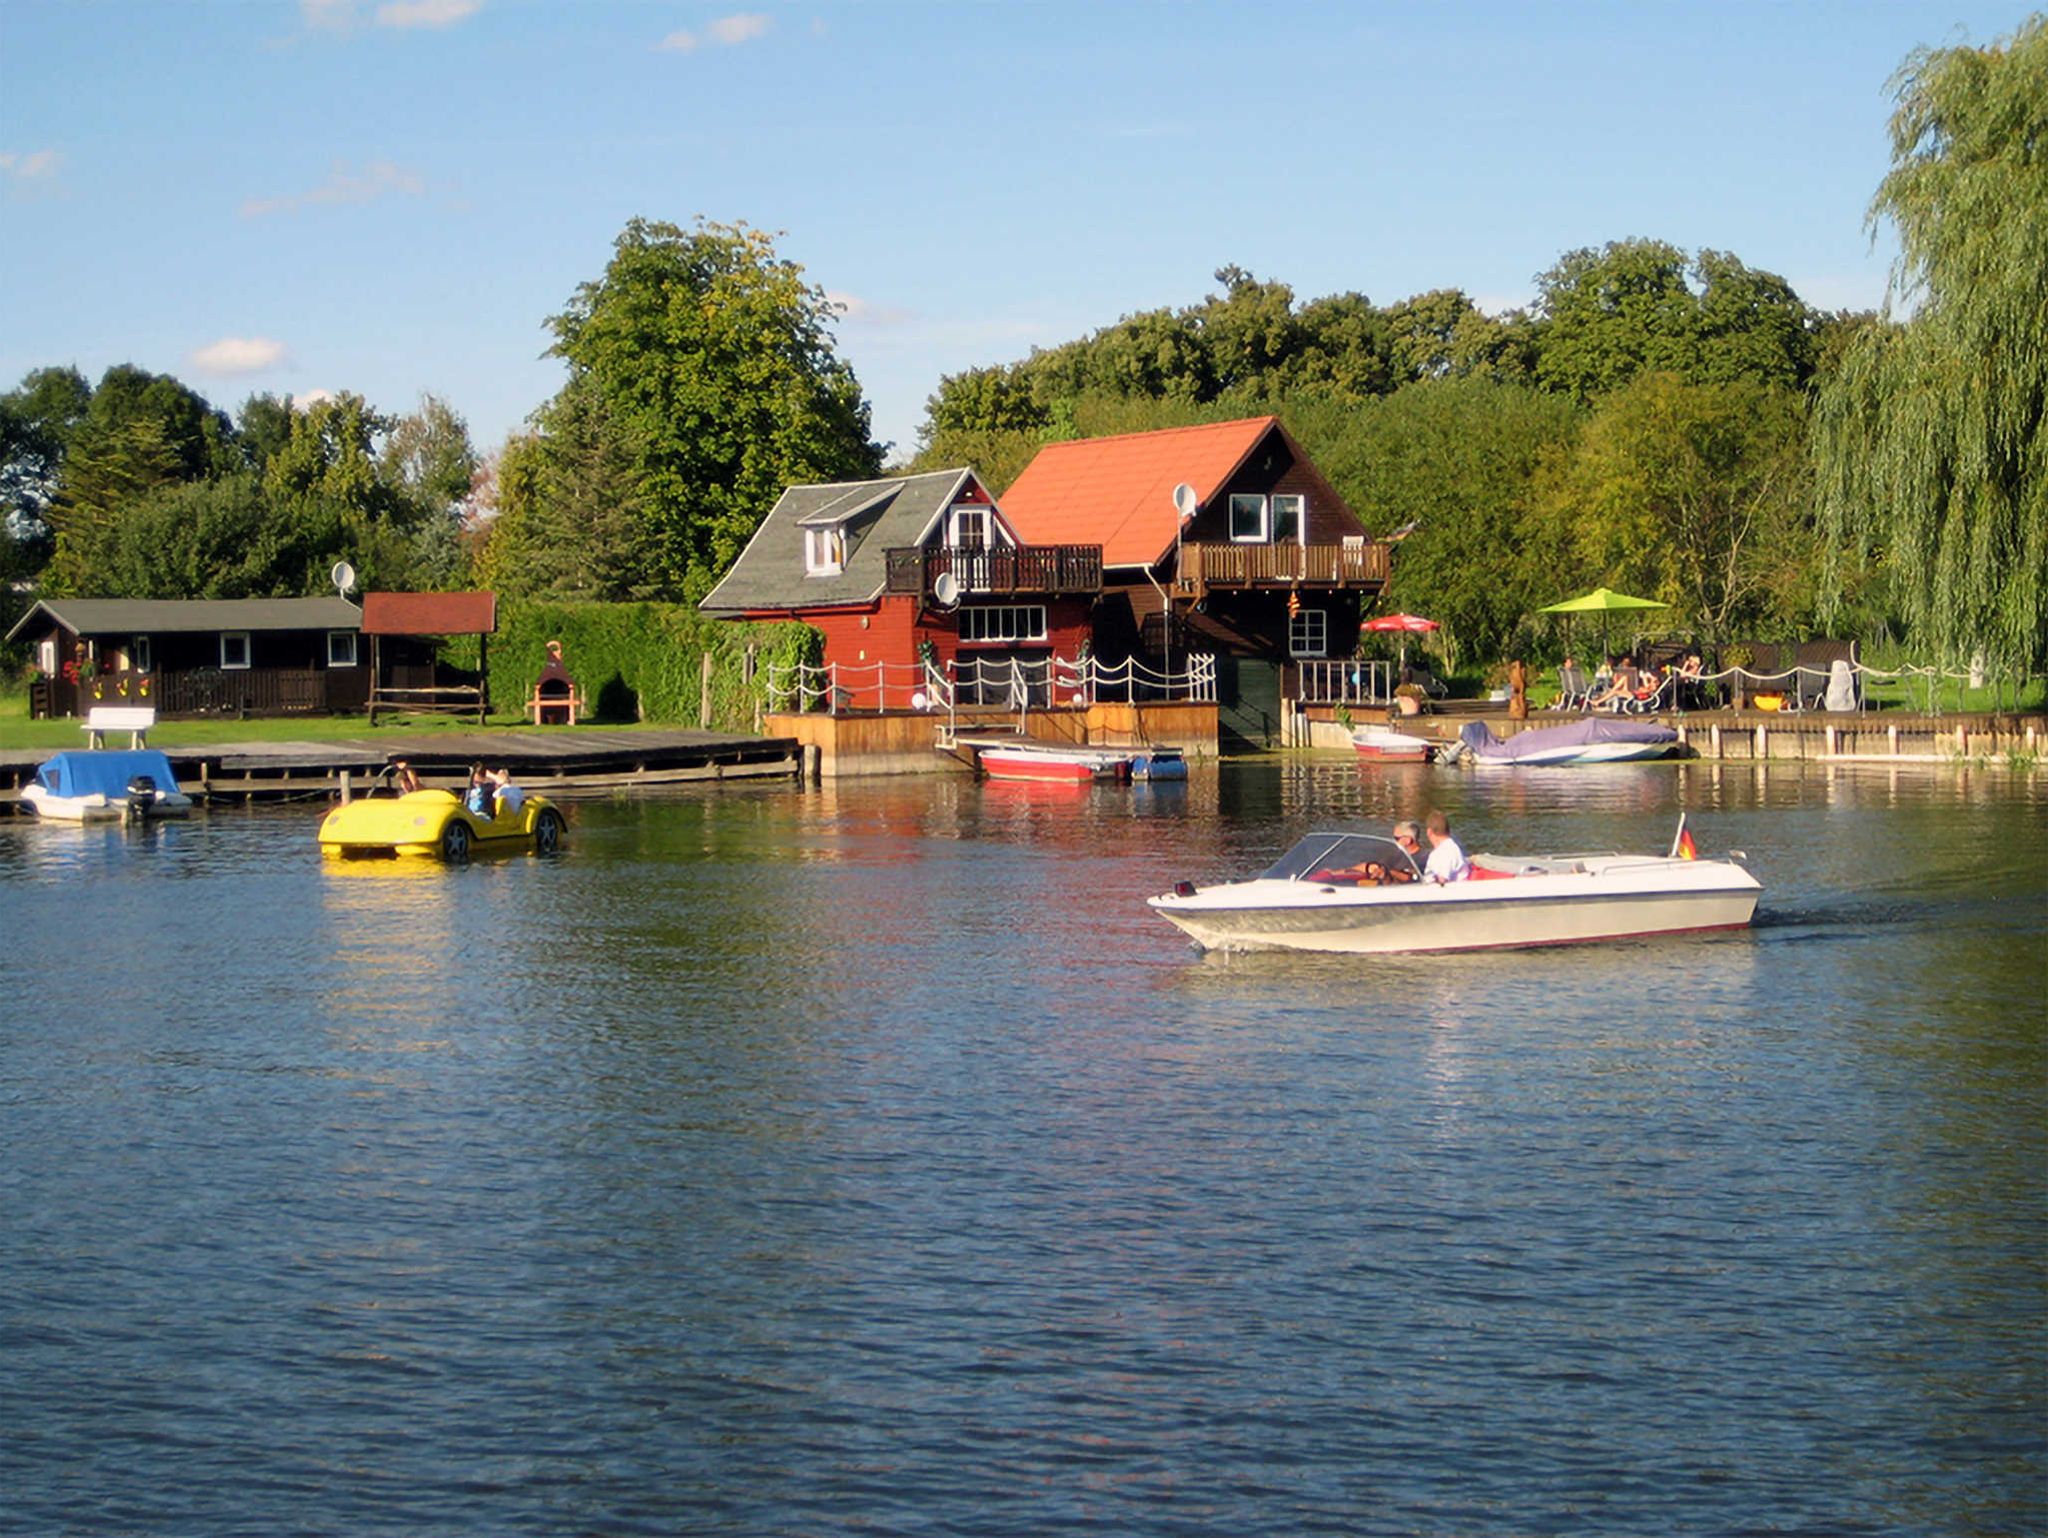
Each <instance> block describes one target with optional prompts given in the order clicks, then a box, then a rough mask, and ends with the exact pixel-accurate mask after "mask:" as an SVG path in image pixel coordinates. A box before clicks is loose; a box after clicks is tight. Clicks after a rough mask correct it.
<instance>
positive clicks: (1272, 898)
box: [1150, 822, 1763, 954]
mask: <svg viewBox="0 0 2048 1538" xmlns="http://www.w3.org/2000/svg"><path fill="white" fill-rule="evenodd" d="M1691 849H1692V843H1691V838H1690V836H1689V835H1688V834H1686V832H1685V831H1684V825H1683V823H1682V822H1681V824H1680V830H1679V836H1678V839H1677V840H1676V841H1675V842H1674V843H1673V845H1672V852H1671V853H1670V854H1669V855H1627V854H1614V853H1606V854H1553V855H1542V856H1538V857H1533V858H1506V857H1502V856H1498V855H1490V854H1482V855H1478V856H1475V857H1474V859H1473V861H1472V875H1471V877H1470V878H1469V879H1466V880H1463V881H1453V882H1448V883H1443V884H1439V883H1436V882H1432V881H1428V880H1425V879H1424V878H1423V876H1422V874H1421V872H1420V871H1419V870H1417V868H1416V866H1415V862H1414V861H1413V860H1412V859H1411V858H1410V857H1409V856H1408V854H1407V852H1406V851H1405V850H1403V849H1402V848H1401V846H1400V845H1398V844H1396V843H1395V842H1394V841H1393V840H1392V839H1386V838H1379V837H1376V836H1373V835H1371V834H1364V833H1311V834H1310V835H1309V836H1308V837H1306V838H1304V839H1302V840H1301V842H1299V843H1298V844H1296V845H1295V846H1294V847H1293V848H1292V849H1290V850H1288V851H1287V853H1286V854H1284V855H1283V856H1281V858H1280V859H1279V860H1278V861H1277V862H1276V863H1275V864H1274V865H1272V866H1271V867H1270V868H1268V869H1266V870H1264V871H1261V872H1260V873H1259V874H1258V875H1256V876H1253V877H1251V878H1250V879H1248V880H1243V881H1231V882H1225V883H1222V884H1221V885H1217V886H1210V887H1198V886H1196V885H1195V884H1194V883H1193V882H1189V881H1183V882H1181V883H1179V884H1178V885H1176V886H1175V887H1174V889H1173V890H1172V891H1171V892H1165V893H1162V894H1161V895H1159V896H1157V897H1154V898H1152V899H1150V902H1151V906H1152V908H1153V911H1155V912H1156V913H1158V914H1159V916H1160V917H1161V918H1163V919H1165V920H1166V921H1167V922H1168V923H1171V924H1174V925H1176V926H1178V927H1179V928H1180V929H1181V930H1183V931H1185V932H1186V933H1187V934H1188V935H1189V936H1190V937H1191V938H1192V939H1193V940H1194V942H1195V943H1196V944H1197V945H1199V946H1202V947H1204V948H1205V949H1210V950H1225V951H1239V950H1245V951H1259V950H1298V951H1343V952H1352V953H1363V954H1374V953H1383V952H1392V951H1471V950H1493V949H1497V948H1505V947H1514V946H1529V945H1564V944H1570V943H1572V942H1574V941H1581V940H1615V939H1621V938H1623V937H1627V936H1636V935H1668V934H1682V933H1686V932H1688V931H1692V930H1703V929H1740V928H1742V927H1744V926H1745V925H1747V924H1748V923H1749V922H1750V919H1751V918H1752V917H1753V916H1754V915H1755V913H1756V903H1757V897H1758V895H1759V894H1760V893H1761V892H1762V891H1763V886H1762V883H1760V882H1759V881H1758V880H1757V879H1756V877H1754V876H1752V875H1751V874H1750V873H1749V872H1748V871H1747V870H1745V869H1743V868H1742V866H1740V865H1739V864H1737V863H1736V862H1735V861H1734V860H1703V859H1699V858H1696V857H1694V856H1693V855H1692V854H1691V853H1690V851H1691Z"/></svg>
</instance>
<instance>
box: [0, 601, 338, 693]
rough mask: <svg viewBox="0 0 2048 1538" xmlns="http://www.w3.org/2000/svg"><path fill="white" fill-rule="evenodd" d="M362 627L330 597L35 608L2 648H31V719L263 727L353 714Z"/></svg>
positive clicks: (47, 603) (67, 603)
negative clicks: (121, 715)
mask: <svg viewBox="0 0 2048 1538" xmlns="http://www.w3.org/2000/svg"><path fill="white" fill-rule="evenodd" d="M361 626H362V614H361V612H360V611H359V610H358V609H357V608H356V606H355V605H354V604H352V603H350V602H349V601H348V600H347V599H345V598H339V597H334V598H194V599H182V598H45V599H41V600H39V601H38V602H37V603H35V604H34V605H32V606H31V607H30V609H29V611H28V613H26V614H24V615H23V616H22V617H21V618H20V619H19V620H18V621H16V623H15V625H14V627H13V628H12V629H11V630H9V631H8V633H7V639H8V640H9V641H21V642H25V643H26V644H27V645H28V647H29V651H30V661H31V662H32V663H33V664H34V665H35V668H36V672H37V677H36V679H35V681H34V682H33V683H32V684H31V686H30V693H29V709H30V712H31V713H32V714H34V715H38V716H69V715H76V716H83V715H85V714H86V713H87V712H89V711H90V710H91V709H92V708H93V707H94V706H95V705H116V704H118V705H148V706H150V707H152V708H153V709H155V710H156V712H157V713H158V714H159V715H162V716H190V715H215V714H221V715H256V716H265V715H290V714H294V713H299V712H306V713H321V712H328V711H337V710H356V709H360V708H361V707H362V705H363V703H364V701H365V700H366V699H367V698H368V697H369V690H370V679H369V670H368V669H367V668H366V667H364V666H363V663H364V661H365V660H366V659H365V658H364V657H363V656H362V652H361V647H360V644H359V633H360V630H361Z"/></svg>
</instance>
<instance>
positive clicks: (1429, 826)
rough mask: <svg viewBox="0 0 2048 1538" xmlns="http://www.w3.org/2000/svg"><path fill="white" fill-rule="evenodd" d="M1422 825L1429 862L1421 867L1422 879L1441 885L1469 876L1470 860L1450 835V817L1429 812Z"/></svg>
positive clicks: (1470, 872)
mask: <svg viewBox="0 0 2048 1538" xmlns="http://www.w3.org/2000/svg"><path fill="white" fill-rule="evenodd" d="M1422 825H1423V828H1424V829H1425V830H1426V831H1427V832H1428V834H1429V863H1428V864H1427V865H1425V866H1423V868H1422V879H1423V880H1424V881H1434V882H1437V883H1438V884H1439V885H1441V884H1442V883H1444V882H1447V881H1463V880H1464V879H1465V878H1466V877H1468V876H1470V875H1471V874H1472V862H1471V861H1470V860H1468V859H1466V858H1465V851H1464V850H1462V849H1460V848H1459V847H1458V841H1457V840H1456V839H1454V838H1452V837H1451V820H1450V818H1448V817H1446V816H1444V814H1443V813H1442V812H1431V813H1430V814H1429V816H1428V817H1427V818H1425V819H1424V820H1423V824H1422Z"/></svg>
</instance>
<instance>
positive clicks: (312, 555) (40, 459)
mask: <svg viewBox="0 0 2048 1538" xmlns="http://www.w3.org/2000/svg"><path fill="white" fill-rule="evenodd" d="M0 453H4V457H0V494H4V496H5V499H6V500H5V519H4V522H5V552H6V554H5V560H6V565H7V570H8V571H9V572H10V573H12V574H13V575H15V576H16V577H18V578H20V579H23V580H26V579H28V578H30V577H35V578H38V579H39V581H40V590H41V591H43V592H46V593H48V594H50V595H52V596H64V595H85V596H92V597H126V598H252V597H276V596H288V595H299V594H305V593H311V592H316V591H319V590H320V589H322V588H324V587H325V586H326V583H327V573H328V570H329V569H330V568H331V566H332V565H333V563H334V562H335V561H337V560H341V559H344V558H346V559H347V560H349V561H351V562H353V563H354V565H355V566H356V568H357V569H358V571H360V572H361V573H362V574H363V577H364V580H365V581H367V582H370V583H374V584H376V585H379V586H387V587H434V586H445V585H447V584H448V583H449V582H451V581H453V580H455V579H457V578H459V577H460V576H461V575H462V573H463V571H464V567H465V564H466V557H465V555H464V552H463V550H462V548H461V545H460V539H459V533H460V526H461V517H462V512H463V508H464V504H465V500H466V499H467V497H468V495H469V491H470V480H471V476H472V474H473V472H474V471H475V468H476V456H475V453H474V451H473V450H472V448H471V446H470V441H469V430H468V428H467V427H466V426H465V425H464V423H463V420H462V418H461V417H460V416H458V415H456V413H455V412H454V411H452V410H451V409H450V408H449V407H448V406H447V405H446V404H445V403H444V402H442V401H440V400H437V399H435V398H434V397H432V396H428V397H427V398H425V399H424V400H423V401H422V402H421V404H420V406H419V408H418V409H417V410H416V411H413V412H411V413H409V414H407V415H405V416H402V417H393V416H387V415H384V414H381V413H379V412H377V411H375V410H373V409H372V408H371V407H370V406H369V404H368V403H367V402H365V401H364V400H362V399H361V398H360V397H358V396H353V395H342V396H339V397H337V398H335V399H332V400H320V401H316V402H313V403H310V404H309V405H307V406H305V407H304V408H295V407H294V406H293V405H292V403H291V402H289V401H287V400H283V399H280V398H278V397H276V396H271V395H256V396H252V397H250V399H248V400H247V401H245V402H244V403H243V404H242V406H241V409H240V410H239V411H238V412H237V413H236V414H235V415H234V416H233V417H232V418H231V417H229V416H228V415H227V414H226V413H225V412H223V411H220V410H219V409H217V408H216V407H214V406H212V405H211V404H209V403H208V402H207V401H206V400H205V399H204V398H203V397H201V396H200V395H199V394H198V393H197V392H195V391H193V390H192V389H191V388H189V387H188V386H186V385H184V384H182V383H181V382H179V381H178V380H176V379H174V378H172V377H171V376H169V375H167V374H152V373H149V372H148V371H146V370H144V369H139V368H135V367H133V366H130V365H126V364H123V365H120V366H117V367H115V368H110V369H108V370H107V371H106V373H105V374H104V375H102V376H101V378H100V380H99V382H98V383H97V384H91V383H88V382H87V380H86V379H85V378H84V376H82V375H81V374H79V373H78V371H77V370H75V369H69V368H46V369H38V370H36V371H35V372H33V373H31V374H30V375H29V376H28V377H27V378H26V379H24V380H23V381H22V383H21V385H20V386H19V387H18V388H16V389H14V390H12V391H9V392H8V393H7V394H5V395H0ZM14 588H15V584H13V583H10V584H9V590H10V593H11V595H12V597H13V600H14V610H16V611H18V609H19V607H20V605H21V602H22V595H21V594H20V593H19V592H18V591H14ZM10 623H11V614H10Z"/></svg>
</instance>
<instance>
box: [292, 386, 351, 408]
mask: <svg viewBox="0 0 2048 1538" xmlns="http://www.w3.org/2000/svg"><path fill="white" fill-rule="evenodd" d="M340 398H341V397H340V396H338V395H336V394H335V393H334V392H333V391H332V390H301V391H300V392H299V393H298V394H297V395H294V396H293V397H292V398H291V401H292V410H294V411H311V410H312V409H313V408H314V407H315V406H324V405H326V404H327V403H328V402H329V401H332V400H339V399H340Z"/></svg>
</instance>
